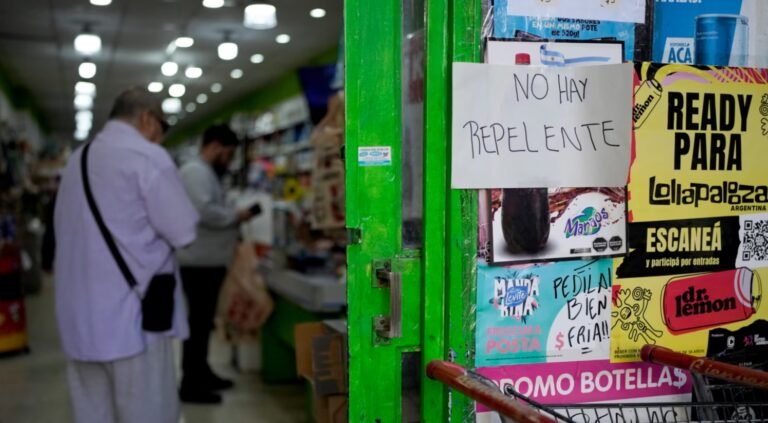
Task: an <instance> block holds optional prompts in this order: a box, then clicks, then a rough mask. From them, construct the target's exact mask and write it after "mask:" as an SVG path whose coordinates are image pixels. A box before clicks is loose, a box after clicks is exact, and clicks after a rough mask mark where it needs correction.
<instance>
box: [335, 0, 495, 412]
mask: <svg viewBox="0 0 768 423" xmlns="http://www.w3.org/2000/svg"><path fill="white" fill-rule="evenodd" d="M424 3H425V17H426V18H425V50H424V52H425V62H426V69H425V97H424V102H425V106H424V107H425V113H424V146H423V151H424V154H423V157H424V163H423V174H424V178H423V182H422V183H423V187H424V188H423V193H424V213H423V233H424V238H423V240H422V243H421V247H420V248H418V249H405V248H403V243H402V239H401V230H402V211H401V210H402V192H401V186H402V171H401V162H400V158H401V138H402V136H401V134H402V122H403V119H402V105H401V104H402V92H401V91H402V84H401V79H402V78H401V76H402V62H401V60H402V48H403V42H402V38H403V37H402V22H403V16H402V15H403V0H377V1H371V0H346V1H345V61H346V72H345V79H346V82H345V93H346V122H347V123H346V159H345V161H346V168H347V187H346V195H347V200H346V201H347V226H348V228H349V229H350V235H351V236H350V245H349V247H348V272H347V280H348V302H349V309H348V313H349V381H350V387H349V389H350V403H349V404H350V421H353V422H371V423H374V422H381V423H390V422H393V423H397V422H401V421H402V420H403V417H402V416H403V413H402V409H403V406H404V400H403V382H404V381H403V379H404V378H403V372H402V366H401V364H402V363H403V354H404V353H405V354H407V353H411V352H419V353H420V357H421V366H420V369H419V372H420V375H418V377H417V378H418V379H420V380H421V382H420V395H419V394H416V396H418V397H420V398H419V404H420V421H421V422H425V423H429V422H446V421H454V422H461V421H468V420H469V419H470V418H471V416H472V403H471V402H470V401H468V400H466V399H465V398H463V397H461V396H460V395H449V394H448V391H447V390H446V389H445V388H444V387H443V386H442V385H440V384H439V383H437V382H433V381H430V380H428V379H426V377H425V376H424V374H425V371H424V370H425V368H426V365H427V363H428V362H429V361H431V360H435V359H442V360H444V359H452V360H455V361H457V362H459V363H461V364H463V365H467V366H471V365H472V364H473V362H474V357H473V350H474V320H475V319H474V314H473V311H472V310H473V309H474V301H475V297H474V286H475V269H476V266H475V256H476V252H477V239H476V238H477V196H476V194H475V193H474V192H470V191H455V190H451V189H450V121H451V107H450V104H451V95H450V87H451V63H452V62H453V61H477V60H479V58H480V28H481V24H482V16H481V1H480V0H424ZM365 147H384V148H389V149H390V151H391V158H392V161H391V164H390V165H383V166H361V165H360V163H359V162H358V152H359V149H360V148H365ZM398 309H399V310H400V311H401V313H398V312H397V311H398ZM399 314H400V315H401V316H402V328H401V331H400V333H399V336H394V337H393V336H391V335H392V333H391V329H392V327H393V326H396V325H394V324H395V323H396V322H397V320H398V319H397V318H393V317H397V315H399ZM387 329H390V331H389V333H388V330H387ZM409 376H413V375H405V378H406V379H408V378H409Z"/></svg>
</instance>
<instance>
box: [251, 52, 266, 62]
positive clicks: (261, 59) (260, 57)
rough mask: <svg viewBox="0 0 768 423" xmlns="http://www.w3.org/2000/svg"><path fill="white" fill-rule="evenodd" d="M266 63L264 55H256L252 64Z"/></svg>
mask: <svg viewBox="0 0 768 423" xmlns="http://www.w3.org/2000/svg"><path fill="white" fill-rule="evenodd" d="M263 61H264V55H263V54H254V55H253V56H251V63H261V62H263Z"/></svg>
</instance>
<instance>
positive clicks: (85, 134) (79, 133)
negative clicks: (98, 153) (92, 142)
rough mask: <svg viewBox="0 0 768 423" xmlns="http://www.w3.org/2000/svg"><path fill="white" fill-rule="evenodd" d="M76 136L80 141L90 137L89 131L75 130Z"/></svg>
mask: <svg viewBox="0 0 768 423" xmlns="http://www.w3.org/2000/svg"><path fill="white" fill-rule="evenodd" d="M74 137H75V139H76V140H78V141H85V139H86V138H88V131H80V130H77V131H75V134H74Z"/></svg>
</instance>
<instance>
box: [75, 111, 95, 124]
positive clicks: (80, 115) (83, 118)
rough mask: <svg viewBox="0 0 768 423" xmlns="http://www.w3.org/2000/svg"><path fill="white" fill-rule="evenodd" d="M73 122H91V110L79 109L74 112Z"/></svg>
mask: <svg viewBox="0 0 768 423" xmlns="http://www.w3.org/2000/svg"><path fill="white" fill-rule="evenodd" d="M75 122H78V123H80V122H93V112H92V111H90V110H79V111H78V112H77V113H75Z"/></svg>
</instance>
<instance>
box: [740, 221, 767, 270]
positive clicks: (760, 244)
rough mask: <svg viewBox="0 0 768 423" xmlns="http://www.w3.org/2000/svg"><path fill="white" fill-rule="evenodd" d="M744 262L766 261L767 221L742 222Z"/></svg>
mask: <svg viewBox="0 0 768 423" xmlns="http://www.w3.org/2000/svg"><path fill="white" fill-rule="evenodd" d="M743 229H744V239H743V240H742V245H743V246H744V252H743V253H742V259H743V260H744V261H753V260H754V261H763V260H768V220H746V221H744V228H743Z"/></svg>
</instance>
